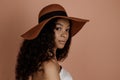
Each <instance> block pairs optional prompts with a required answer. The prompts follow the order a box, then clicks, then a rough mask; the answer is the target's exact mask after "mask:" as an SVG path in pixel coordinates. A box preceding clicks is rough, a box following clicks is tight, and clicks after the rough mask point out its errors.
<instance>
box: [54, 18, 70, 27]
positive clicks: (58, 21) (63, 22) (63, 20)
mask: <svg viewBox="0 0 120 80" xmlns="http://www.w3.org/2000/svg"><path fill="white" fill-rule="evenodd" d="M56 23H59V24H61V25H66V26H69V25H70V22H69V20H68V19H58V20H57V21H56Z"/></svg>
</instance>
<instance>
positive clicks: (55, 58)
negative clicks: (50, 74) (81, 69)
mask: <svg viewBox="0 0 120 80" xmlns="http://www.w3.org/2000/svg"><path fill="white" fill-rule="evenodd" d="M56 50H57V48H54V55H55V56H54V59H55V60H57V58H56Z"/></svg>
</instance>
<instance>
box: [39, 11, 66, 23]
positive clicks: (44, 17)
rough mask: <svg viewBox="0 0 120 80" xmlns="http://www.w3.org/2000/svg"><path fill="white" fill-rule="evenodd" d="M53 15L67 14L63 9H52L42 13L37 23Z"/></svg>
mask: <svg viewBox="0 0 120 80" xmlns="http://www.w3.org/2000/svg"><path fill="white" fill-rule="evenodd" d="M53 16H67V14H66V12H65V11H53V12H49V13H47V14H44V15H43V16H41V17H40V18H39V23H40V22H42V21H43V20H46V19H48V18H51V17H53Z"/></svg>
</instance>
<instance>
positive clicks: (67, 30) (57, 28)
mask: <svg viewBox="0 0 120 80" xmlns="http://www.w3.org/2000/svg"><path fill="white" fill-rule="evenodd" d="M55 29H56V30H58V31H60V30H61V29H62V28H61V27H56V28H55ZM69 30H70V29H66V32H69Z"/></svg>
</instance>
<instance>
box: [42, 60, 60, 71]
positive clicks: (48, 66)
mask: <svg viewBox="0 0 120 80" xmlns="http://www.w3.org/2000/svg"><path fill="white" fill-rule="evenodd" d="M42 66H43V68H44V70H49V69H50V70H52V69H53V70H58V68H59V66H58V64H57V62H55V61H53V60H49V61H46V62H44V63H43V65H42Z"/></svg>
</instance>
